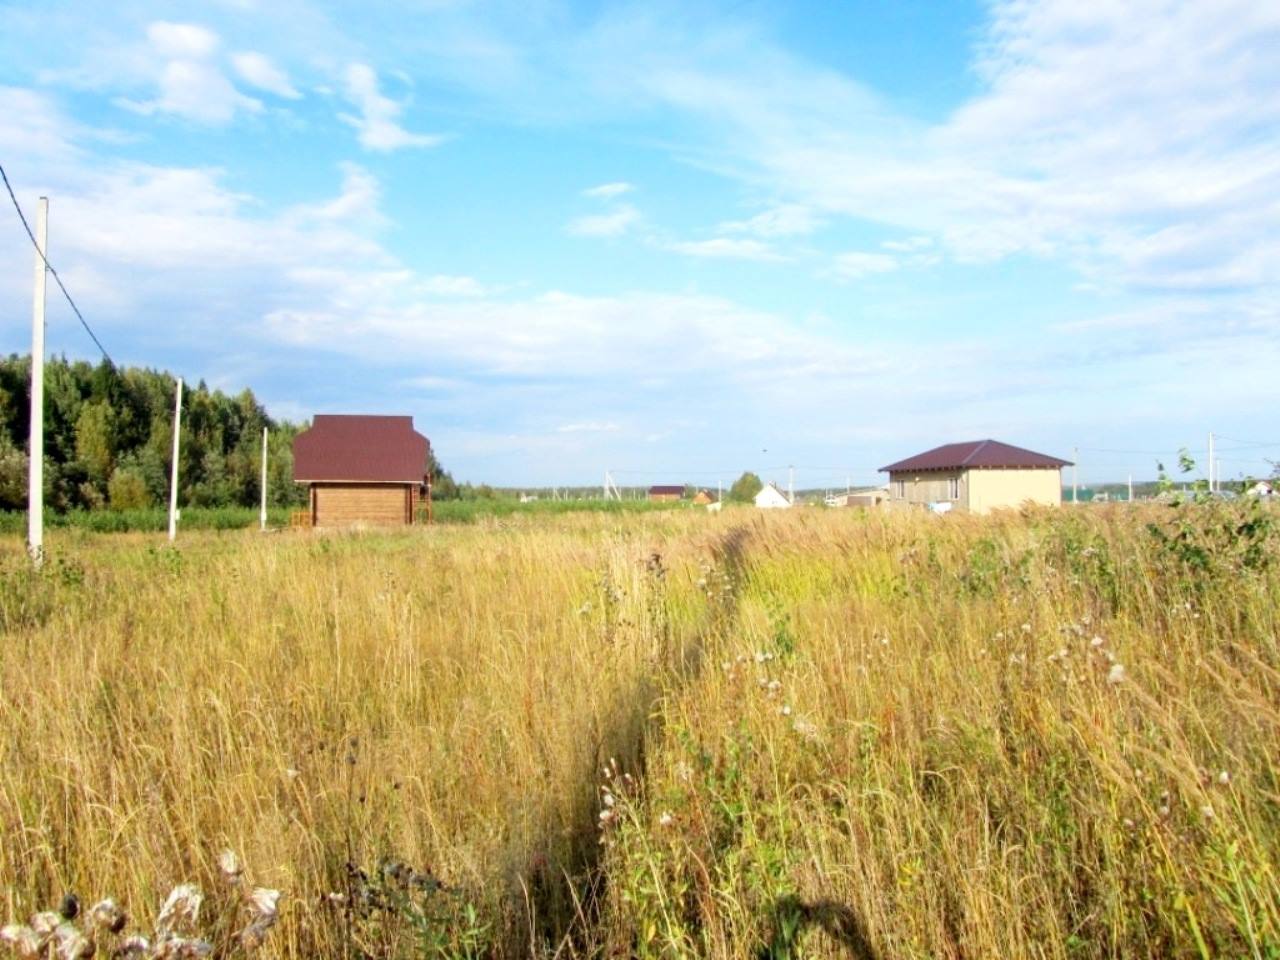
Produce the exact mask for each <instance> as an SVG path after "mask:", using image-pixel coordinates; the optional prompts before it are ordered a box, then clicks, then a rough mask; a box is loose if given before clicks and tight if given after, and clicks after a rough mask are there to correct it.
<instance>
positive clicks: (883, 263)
mask: <svg viewBox="0 0 1280 960" xmlns="http://www.w3.org/2000/svg"><path fill="white" fill-rule="evenodd" d="M897 269H898V261H897V259H896V258H895V257H891V256H890V255H889V254H887V253H865V252H862V251H856V250H855V251H853V252H850V253H842V254H840V255H839V256H837V257H836V258H835V273H836V275H837V276H840V277H843V278H845V279H846V280H860V279H861V278H863V277H869V276H871V275H873V274H877V273H891V272H892V271H894V270H897Z"/></svg>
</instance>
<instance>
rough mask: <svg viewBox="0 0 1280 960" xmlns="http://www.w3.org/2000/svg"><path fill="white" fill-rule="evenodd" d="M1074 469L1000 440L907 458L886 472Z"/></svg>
mask: <svg viewBox="0 0 1280 960" xmlns="http://www.w3.org/2000/svg"><path fill="white" fill-rule="evenodd" d="M1069 466H1071V461H1069V460H1060V459H1059V458H1057V457H1051V456H1048V455H1047V454H1043V453H1036V452H1035V451H1034V450H1024V449H1023V448H1022V447H1015V446H1013V445H1011V444H1008V443H1001V442H1000V441H999V440H971V441H969V442H968V443H948V444H945V445H943V446H941V447H934V448H933V449H932V450H926V451H925V452H924V453H919V454H916V455H915V456H914V457H907V459H905V460H899V461H898V462H897V463H891V464H889V465H888V466H887V467H881V468H880V469H881V470H882V471H885V472H888V473H898V472H899V471H905V470H918V471H921V472H924V471H928V470H973V469H979V470H981V469H987V470H999V469H1002V468H1003V469H1009V468H1015V469H1016V468H1019V467H1023V468H1026V467H1041V468H1055V469H1057V468H1061V467H1069Z"/></svg>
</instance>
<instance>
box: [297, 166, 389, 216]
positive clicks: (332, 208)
mask: <svg viewBox="0 0 1280 960" xmlns="http://www.w3.org/2000/svg"><path fill="white" fill-rule="evenodd" d="M341 169H342V192H341V193H340V194H338V196H337V197H335V198H334V199H332V200H329V201H327V202H325V203H321V204H317V205H314V206H312V207H309V208H306V210H307V212H308V213H310V214H311V215H312V216H315V217H317V218H319V219H321V220H349V219H356V218H363V219H364V220H365V221H366V222H370V223H382V222H384V221H385V218H384V217H383V216H382V213H381V212H380V211H379V209H378V201H379V199H380V198H381V194H382V190H381V187H380V186H379V184H378V179H377V177H375V176H374V175H373V174H372V173H370V172H369V171H368V170H366V169H364V167H361V166H359V165H357V164H354V163H344V164H341Z"/></svg>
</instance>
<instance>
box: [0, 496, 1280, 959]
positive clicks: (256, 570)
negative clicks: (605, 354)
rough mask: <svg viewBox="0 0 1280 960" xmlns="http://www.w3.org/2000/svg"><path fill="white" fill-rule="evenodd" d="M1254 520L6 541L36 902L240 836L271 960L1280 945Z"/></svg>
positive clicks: (8, 632) (26, 881) (14, 872)
mask: <svg viewBox="0 0 1280 960" xmlns="http://www.w3.org/2000/svg"><path fill="white" fill-rule="evenodd" d="M1232 510H1238V508H1235V507H1226V506H1217V507H1213V506H1210V507H1205V508H1200V507H1186V508H1178V510H1177V511H1172V512H1171V511H1170V510H1169V508H1152V509H1149V510H1125V509H1112V510H1106V509H1090V510H1089V511H1087V512H1084V511H1081V512H1071V511H1067V510H1063V511H1059V512H1056V513H1048V512H1045V513H1032V514H1028V515H1026V516H1008V517H1002V518H995V519H989V520H978V519H973V518H964V517H947V518H931V517H915V516H882V515H877V514H864V513H859V512H855V511H795V512H793V513H791V514H790V515H782V516H769V517H762V516H760V515H758V514H756V513H754V512H752V511H747V510H744V511H727V512H725V513H724V514H723V515H721V516H718V517H716V516H707V515H702V514H697V515H694V514H687V513H681V514H653V515H644V516H628V517H575V516H563V517H555V518H538V520H537V521H536V522H531V521H510V522H507V521H504V522H501V523H493V522H490V523H485V524H482V525H479V526H477V527H474V528H455V529H435V530H417V531H412V532H408V533H403V534H385V535H375V534H368V535H356V536H310V535H293V534H288V535H277V536H269V537H265V538H264V537H260V536H256V535H248V534H230V535H206V536H201V537H191V538H189V539H187V540H185V541H184V542H183V543H182V544H181V545H180V547H179V549H178V550H176V551H172V550H169V549H167V548H158V547H156V546H154V540H150V539H147V538H144V537H137V536H119V537H98V538H95V537H90V536H85V535H76V534H66V535H60V536H58V537H56V538H55V539H54V542H53V544H52V551H51V552H52V553H53V554H54V556H55V557H56V558H57V559H56V560H55V562H53V563H51V564H49V565H48V566H47V568H46V570H45V572H44V573H43V574H41V575H39V576H31V575H28V574H25V573H23V572H21V571H22V569H23V568H22V563H21V557H20V555H19V550H20V548H19V547H18V545H16V544H10V545H9V546H8V548H7V550H8V553H7V555H6V556H5V557H4V559H3V564H4V573H5V576H4V580H3V582H2V583H0V627H2V628H3V630H4V636H3V640H2V642H0V670H2V671H3V677H4V694H3V698H2V699H0V761H2V765H0V829H3V835H2V838H0V888H2V889H3V890H4V896H5V900H4V902H2V903H0V910H4V911H5V912H6V916H7V917H10V918H22V917H25V916H27V915H28V914H30V913H31V912H33V911H35V910H37V909H43V908H45V907H47V906H48V905H49V904H51V903H56V902H57V900H58V899H59V898H60V897H61V896H62V894H63V892H64V891H67V890H74V891H76V892H78V893H80V894H81V896H83V897H86V898H88V897H93V898H96V897H98V896H102V895H106V894H110V895H112V896H114V897H116V898H117V899H118V900H119V901H121V902H122V903H123V904H126V905H128V906H129V907H130V909H131V910H132V911H133V912H134V914H135V916H136V917H138V918H143V917H145V916H146V915H147V914H148V913H151V914H153V913H154V911H155V906H156V905H158V904H159V902H160V900H161V899H163V897H164V895H165V893H166V892H167V891H168V890H169V889H170V887H171V886H173V884H175V883H177V882H180V881H187V880H191V881H195V882H197V883H200V884H203V885H206V886H209V887H212V886H215V885H216V884H217V882H218V864H217V857H218V853H219V851H221V850H222V849H223V848H227V847H230V848H232V849H234V850H236V851H238V852H239V854H240V856H241V858H242V860H243V862H244V863H245V864H246V872H247V875H248V879H249V881H250V882H252V883H255V884H262V885H266V886H269V887H273V888H279V889H282V890H284V891H285V893H286V897H285V899H283V900H282V901H281V910H280V916H281V920H280V924H279V927H278V929H277V930H275V931H273V933H272V939H270V940H269V941H268V943H267V944H266V946H265V947H264V948H263V950H264V951H265V954H266V955H270V956H289V957H304V956H305V957H311V956H343V955H351V956H355V955H370V956H422V955H428V956H430V955H434V956H451V957H454V956H456V957H462V956H488V955H496V956H512V957H514V956H529V955H534V956H551V955H560V956H628V955H637V956H673V957H674V956H705V957H713V958H730V957H742V956H749V955H758V956H761V957H775V958H780V957H790V956H818V957H825V956H831V957H835V956H849V955H853V956H863V957H866V956H882V957H895V958H896V957H926V956H928V957H961V956H965V957H969V956H1044V957H1077V956H1085V957H1104V956H1136V955H1161V956H1183V955H1186V956H1197V955H1199V956H1220V955H1221V956H1254V957H1274V956H1277V955H1280V953H1278V951H1280V883H1278V881H1277V874H1276V870H1277V867H1278V866H1280V864H1278V861H1280V830H1278V828H1280V782H1278V780H1277V751H1276V749H1275V744H1276V742H1277V734H1280V649H1278V641H1277V620H1278V619H1280V618H1278V617H1277V600H1276V597H1277V596H1278V594H1277V587H1280V582H1278V581H1280V571H1278V569H1277V566H1276V564H1275V563H1273V562H1272V561H1273V560H1275V559H1276V546H1275V543H1274V540H1273V538H1272V537H1271V532H1270V530H1269V529H1268V528H1267V527H1266V524H1265V523H1264V524H1262V526H1260V527H1258V528H1256V529H1245V528H1243V527H1241V526H1240V525H1239V522H1238V521H1241V520H1242V518H1243V515H1237V514H1233V513H1231V511H1232ZM1243 519H1247V518H1243ZM1255 519H1256V517H1255ZM1264 519H1266V518H1265V517H1264ZM1148 523H1155V524H1156V526H1157V529H1158V530H1159V531H1162V532H1163V533H1164V536H1163V537H1161V536H1157V535H1154V534H1153V533H1152V532H1151V531H1150V530H1149V529H1148V527H1147V524H1148ZM1255 548H1256V549H1255ZM611 758H612V759H611ZM0 919H5V917H0Z"/></svg>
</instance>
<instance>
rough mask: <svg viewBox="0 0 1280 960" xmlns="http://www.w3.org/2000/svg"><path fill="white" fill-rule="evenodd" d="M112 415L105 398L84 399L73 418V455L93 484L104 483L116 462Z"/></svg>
mask: <svg viewBox="0 0 1280 960" xmlns="http://www.w3.org/2000/svg"><path fill="white" fill-rule="evenodd" d="M114 426H115V415H114V413H113V412H112V410H111V406H110V404H109V403H108V402H107V401H106V400H96V401H94V402H93V403H86V404H85V405H84V406H83V407H82V408H81V409H80V416H79V417H78V418H77V419H76V459H78V460H79V461H80V463H81V464H82V465H83V466H84V468H85V471H86V472H87V473H88V474H89V479H90V480H91V481H92V482H93V483H95V484H106V482H107V479H108V478H109V477H110V476H111V470H112V468H113V467H114V466H115V436H114V429H113V428H114Z"/></svg>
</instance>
